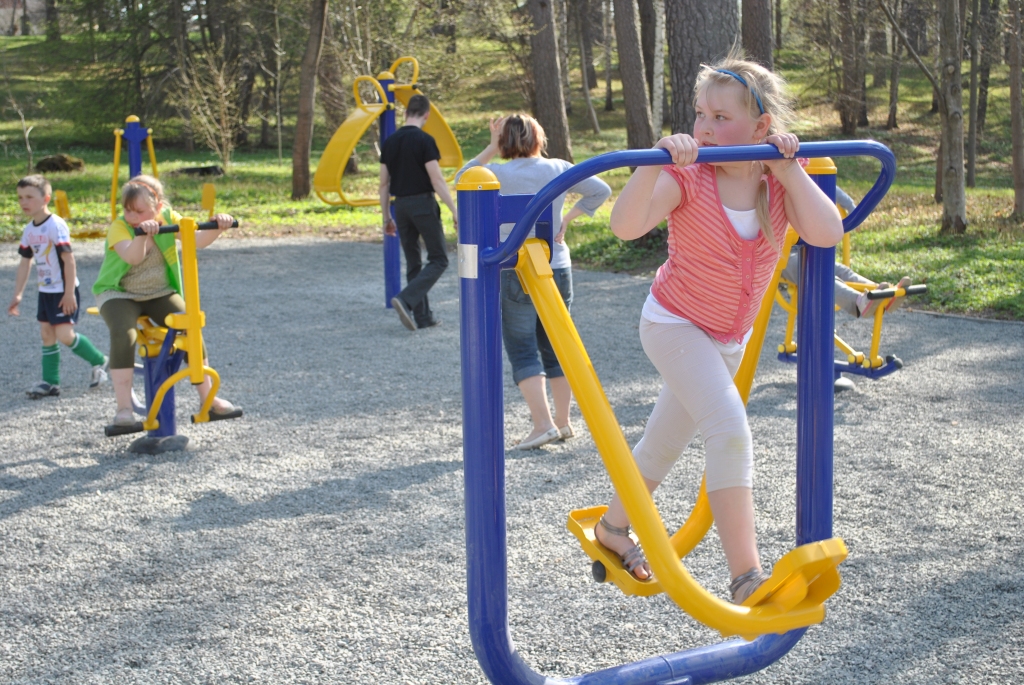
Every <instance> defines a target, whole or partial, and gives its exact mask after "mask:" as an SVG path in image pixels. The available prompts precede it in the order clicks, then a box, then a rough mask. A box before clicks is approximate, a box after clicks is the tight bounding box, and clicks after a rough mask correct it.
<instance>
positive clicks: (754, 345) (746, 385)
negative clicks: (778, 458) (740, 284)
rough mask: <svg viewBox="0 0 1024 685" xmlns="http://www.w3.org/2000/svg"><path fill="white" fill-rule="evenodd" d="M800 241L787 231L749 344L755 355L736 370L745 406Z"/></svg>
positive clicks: (745, 358)
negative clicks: (789, 263)
mask: <svg viewBox="0 0 1024 685" xmlns="http://www.w3.org/2000/svg"><path fill="white" fill-rule="evenodd" d="M799 239H800V236H798V235H797V234H796V231H794V230H793V228H792V227H790V228H789V230H787V231H786V238H785V240H783V241H782V253H781V254H780V255H779V261H778V262H776V264H775V273H774V274H773V275H772V280H771V283H770V284H769V286H768V290H766V291H765V293H764V297H762V298H761V308H760V309H758V311H757V318H756V319H754V332H753V333H752V334H751V336H750V340H749V341H748V342H747V350H748V351H751V350H753V351H754V352H755V353H754V354H748V353H746V352H745V353H744V354H743V361H741V362H740V368H739V369H737V370H736V376H735V378H734V380H735V383H736V388H737V389H738V390H739V391H740V396H741V397H742V398H743V403H744V404H746V403H747V399H749V398H750V389H751V388H752V387H753V385H754V374H755V373H756V372H757V362H758V360H759V359H760V358H761V347H762V346H763V345H764V338H765V335H766V334H767V333H768V321H769V320H770V319H771V318H772V300H774V299H775V292H776V291H777V290H778V289H779V278H780V277H781V275H782V270H783V269H785V268H786V262H787V261H789V251H790V250H791V249H792V248H793V246H794V245H796V241H797V240H799Z"/></svg>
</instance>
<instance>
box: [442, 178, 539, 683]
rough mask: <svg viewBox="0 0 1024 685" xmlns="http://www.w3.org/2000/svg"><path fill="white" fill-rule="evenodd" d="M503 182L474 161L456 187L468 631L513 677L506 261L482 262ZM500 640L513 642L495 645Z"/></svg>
mask: <svg viewBox="0 0 1024 685" xmlns="http://www.w3.org/2000/svg"><path fill="white" fill-rule="evenodd" d="M499 187H500V185H499V183H498V179H497V178H496V177H495V176H494V174H493V173H492V172H491V171H490V170H488V169H484V168H483V167H475V168H472V169H469V170H468V171H466V173H464V174H463V175H462V177H461V178H460V179H459V182H458V184H457V185H456V191H457V192H458V212H459V246H458V266H459V285H460V291H461V307H460V309H461V318H462V322H461V323H462V345H461V356H462V431H463V460H464V469H465V488H466V582H467V589H468V600H469V607H470V610H469V611H470V615H469V621H470V635H471V636H472V639H473V650H474V651H475V652H476V655H477V659H478V660H479V661H480V667H481V668H482V669H483V671H484V673H485V674H486V675H487V677H488V678H490V679H491V681H492V682H507V681H506V679H505V677H503V676H507V675H508V674H511V673H517V672H519V673H522V672H524V670H525V672H528V671H529V668H528V667H527V666H526V664H525V663H523V661H522V659H521V658H520V657H519V655H518V654H517V653H516V652H515V650H514V649H513V647H512V645H511V639H510V638H509V633H508V605H507V600H508V598H507V591H508V590H507V589H508V572H507V566H506V562H507V558H506V535H505V445H504V411H505V406H504V395H503V391H502V388H503V385H502V366H501V364H502V360H501V303H500V280H499V279H500V274H501V267H500V266H499V265H492V266H489V265H485V264H483V263H482V262H481V261H480V254H481V253H482V252H483V250H484V249H485V248H487V247H496V246H497V245H498V189H499ZM494 641H497V642H499V643H500V644H504V645H505V647H507V648H506V649H500V650H493V649H490V648H489V646H490V644H489V643H493V642H494Z"/></svg>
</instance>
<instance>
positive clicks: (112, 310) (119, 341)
mask: <svg viewBox="0 0 1024 685" xmlns="http://www.w3.org/2000/svg"><path fill="white" fill-rule="evenodd" d="M100 316H102V317H103V320H104V321H105V322H106V324H107V329H108V330H109V331H110V380H111V382H112V383H113V385H114V398H115V399H116V400H117V413H116V414H115V416H114V421H115V423H117V422H121V423H130V422H134V418H133V415H132V379H133V377H134V375H135V341H136V335H137V334H136V331H135V322H136V321H138V319H139V317H140V316H142V304H141V303H139V302H136V301H135V300H128V299H115V300H107V301H106V302H104V303H103V306H102V307H100Z"/></svg>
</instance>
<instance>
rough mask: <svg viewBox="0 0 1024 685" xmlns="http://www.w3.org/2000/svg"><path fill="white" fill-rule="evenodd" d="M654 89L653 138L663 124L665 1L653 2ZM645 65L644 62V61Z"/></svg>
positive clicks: (657, 135) (652, 103)
mask: <svg viewBox="0 0 1024 685" xmlns="http://www.w3.org/2000/svg"><path fill="white" fill-rule="evenodd" d="M652 61H653V62H654V64H653V65H652V66H653V67H654V90H653V91H652V92H651V122H652V123H653V124H654V138H655V140H657V139H659V138H661V129H662V126H664V124H665V3H664V0H655V4H654V59H653V60H652ZM644 64H645V65H646V62H645V63H644Z"/></svg>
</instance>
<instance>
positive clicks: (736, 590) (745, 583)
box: [729, 568, 771, 604]
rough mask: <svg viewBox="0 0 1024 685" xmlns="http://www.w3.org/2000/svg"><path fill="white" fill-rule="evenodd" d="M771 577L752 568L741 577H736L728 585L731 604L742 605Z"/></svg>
mask: <svg viewBox="0 0 1024 685" xmlns="http://www.w3.org/2000/svg"><path fill="white" fill-rule="evenodd" d="M769 578H771V575H770V574H768V573H765V572H764V571H762V570H761V569H758V568H752V569H750V570H749V571H747V572H746V573H744V574H743V575H740V576H736V577H735V578H734V579H733V581H732V582H731V583H729V594H731V595H732V603H733V604H743V602H744V600H746V599H747V597H749V596H750V595H752V594H754V592H756V591H757V588H759V587H761V586H762V585H763V584H764V582H765V581H766V580H768V579H769Z"/></svg>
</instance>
